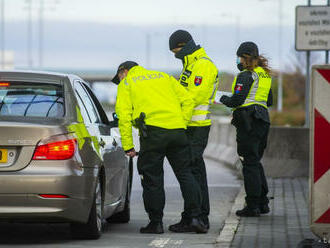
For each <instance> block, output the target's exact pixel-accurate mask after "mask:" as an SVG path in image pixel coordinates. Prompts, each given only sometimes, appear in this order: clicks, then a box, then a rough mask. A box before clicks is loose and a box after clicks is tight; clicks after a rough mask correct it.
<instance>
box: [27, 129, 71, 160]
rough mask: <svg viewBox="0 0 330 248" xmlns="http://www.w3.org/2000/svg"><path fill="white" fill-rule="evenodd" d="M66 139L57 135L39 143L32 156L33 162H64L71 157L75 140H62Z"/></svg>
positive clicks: (64, 136)
mask: <svg viewBox="0 0 330 248" xmlns="http://www.w3.org/2000/svg"><path fill="white" fill-rule="evenodd" d="M61 138H68V137H67V136H66V135H59V136H54V137H51V138H49V139H47V140H44V141H41V142H39V144H38V145H37V147H36V150H35V151H34V154H33V158H32V159H33V160H65V159H70V158H72V157H73V155H74V153H75V150H76V146H77V140H76V139H74V138H73V139H64V140H58V139H61Z"/></svg>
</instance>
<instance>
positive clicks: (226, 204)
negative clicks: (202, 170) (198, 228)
mask: <svg viewBox="0 0 330 248" xmlns="http://www.w3.org/2000/svg"><path fill="white" fill-rule="evenodd" d="M207 170H208V181H209V191H210V201H211V214H210V224H211V228H210V230H209V232H208V233H207V234H176V233H171V232H169V231H168V226H169V225H171V224H173V223H176V222H177V221H178V220H179V219H180V213H181V211H182V206H183V201H182V197H181V193H180V189H179V185H178V183H177V181H176V179H175V177H174V174H173V172H172V170H171V168H170V166H169V165H168V163H166V164H165V166H164V171H165V190H166V207H165V212H164V227H165V233H164V234H161V235H153V234H140V233H139V228H140V227H141V226H144V225H146V224H147V223H148V218H147V215H146V214H145V211H144V207H143V201H142V188H141V185H140V179H139V176H138V174H137V171H136V168H135V170H134V180H133V192H132V199H131V211H132V212H131V221H130V222H129V223H128V224H107V225H106V228H105V229H106V230H105V231H104V233H103V235H102V237H101V238H100V239H99V240H73V239H71V237H70V232H69V225H66V224H11V223H0V247H12V248H14V247H47V248H48V247H72V248H77V247H111V248H124V247H134V248H149V247H150V248H153V247H154V248H162V247H164V248H169V247H171V248H179V247H180V248H181V247H182V248H188V247H189V248H191V247H192V248H202V247H203V248H211V247H214V245H213V243H214V240H215V239H216V237H217V235H218V234H219V231H220V229H221V228H222V225H223V222H224V220H225V218H226V217H227V215H228V212H229V210H230V208H231V206H232V204H233V200H234V198H235V196H236V194H237V193H238V190H239V186H240V185H239V181H238V180H237V179H236V177H235V176H234V175H233V174H232V172H231V171H230V170H229V169H228V168H225V167H224V166H220V165H218V164H217V163H216V162H214V161H210V160H208V161H207Z"/></svg>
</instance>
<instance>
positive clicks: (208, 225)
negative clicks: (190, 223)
mask: <svg viewBox="0 0 330 248" xmlns="http://www.w3.org/2000/svg"><path fill="white" fill-rule="evenodd" d="M202 221H203V223H204V226H205V227H206V229H207V230H208V229H210V221H209V217H202Z"/></svg>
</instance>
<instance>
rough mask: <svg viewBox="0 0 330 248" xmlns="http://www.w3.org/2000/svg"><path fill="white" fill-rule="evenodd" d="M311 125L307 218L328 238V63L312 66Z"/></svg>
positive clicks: (329, 83)
mask: <svg viewBox="0 0 330 248" xmlns="http://www.w3.org/2000/svg"><path fill="white" fill-rule="evenodd" d="M311 86H312V92H311V102H310V103H311V108H310V109H311V111H310V114H311V118H310V119H311V127H310V180H309V181H310V211H311V215H310V221H311V229H312V231H313V232H314V233H315V234H316V235H318V236H319V237H320V238H326V239H327V240H330V186H329V184H330V156H329V147H330V108H329V106H330V97H329V96H330V66H329V65H323V66H322V65H321V66H320V65H317V66H313V68H312V85H311Z"/></svg>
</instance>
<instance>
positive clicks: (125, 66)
mask: <svg viewBox="0 0 330 248" xmlns="http://www.w3.org/2000/svg"><path fill="white" fill-rule="evenodd" d="M137 65H138V63H136V62H134V61H125V62H124V63H121V64H120V65H119V66H118V69H117V73H116V75H115V76H114V77H113V79H112V80H111V81H112V82H113V83H115V84H119V83H120V80H119V76H118V74H119V72H120V71H121V70H124V69H127V70H129V69H131V68H132V67H134V66H137Z"/></svg>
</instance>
